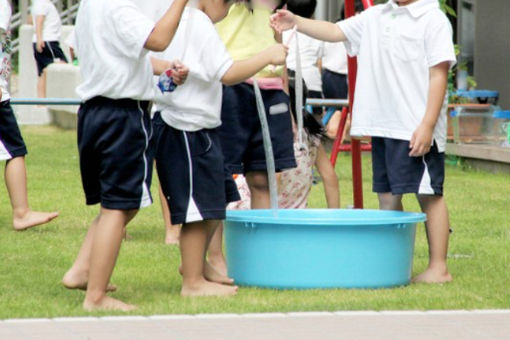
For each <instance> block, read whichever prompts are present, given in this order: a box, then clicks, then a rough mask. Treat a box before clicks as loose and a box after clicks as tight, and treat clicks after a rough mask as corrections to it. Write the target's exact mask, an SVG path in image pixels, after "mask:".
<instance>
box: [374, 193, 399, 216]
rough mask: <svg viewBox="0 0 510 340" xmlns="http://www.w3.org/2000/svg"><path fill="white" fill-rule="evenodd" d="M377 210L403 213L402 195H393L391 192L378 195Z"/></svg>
mask: <svg viewBox="0 0 510 340" xmlns="http://www.w3.org/2000/svg"><path fill="white" fill-rule="evenodd" d="M377 198H378V199H379V209H381V210H397V211H403V210H404V206H403V205H402V195H393V194H392V193H391V192H384V193H378V194H377Z"/></svg>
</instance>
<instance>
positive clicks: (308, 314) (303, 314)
mask: <svg viewBox="0 0 510 340" xmlns="http://www.w3.org/2000/svg"><path fill="white" fill-rule="evenodd" d="M287 316H290V317H298V318H307V317H317V316H335V314H334V313H332V312H289V313H287Z"/></svg>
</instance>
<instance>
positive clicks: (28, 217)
mask: <svg viewBox="0 0 510 340" xmlns="http://www.w3.org/2000/svg"><path fill="white" fill-rule="evenodd" d="M57 216H58V212H51V213H48V212H39V211H28V212H27V213H26V214H25V215H23V216H22V217H14V218H13V219H12V225H13V226H14V229H15V230H17V231H21V230H26V229H28V228H32V227H35V226H38V225H40V224H44V223H48V222H50V221H51V220H53V219H54V218H56V217H57Z"/></svg>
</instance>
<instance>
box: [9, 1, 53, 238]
mask: <svg viewBox="0 0 510 340" xmlns="http://www.w3.org/2000/svg"><path fill="white" fill-rule="evenodd" d="M11 13H12V12H11V6H10V4H9V2H8V1H7V0H0V160H6V161H7V164H6V165H5V184H6V186H7V191H8V192H9V198H10V200H11V206H12V225H13V227H14V229H15V230H25V229H28V228H31V227H35V226H37V225H40V224H44V223H47V222H49V221H51V220H52V219H54V218H55V217H57V216H58V213H56V212H51V213H47V212H37V211H32V210H31V209H30V206H29V204H28V197H27V196H28V195H27V178H26V167H25V155H26V154H27V149H26V146H25V142H24V141H23V137H22V136H21V133H20V130H19V127H18V124H17V122H16V117H15V116H14V112H13V110H12V107H11V105H10V95H9V91H8V87H9V76H10V72H11V62H10V53H11V36H10V31H9V25H10V20H11Z"/></svg>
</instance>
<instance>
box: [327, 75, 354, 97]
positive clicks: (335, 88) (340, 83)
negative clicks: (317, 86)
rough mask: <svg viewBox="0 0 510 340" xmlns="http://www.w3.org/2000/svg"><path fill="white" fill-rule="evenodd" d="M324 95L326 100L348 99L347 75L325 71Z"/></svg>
mask: <svg viewBox="0 0 510 340" xmlns="http://www.w3.org/2000/svg"><path fill="white" fill-rule="evenodd" d="M322 93H323V94H324V98H333V99H345V98H347V94H348V90H347V75H345V74H341V73H336V72H331V71H330V70H326V69H324V71H322Z"/></svg>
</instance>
